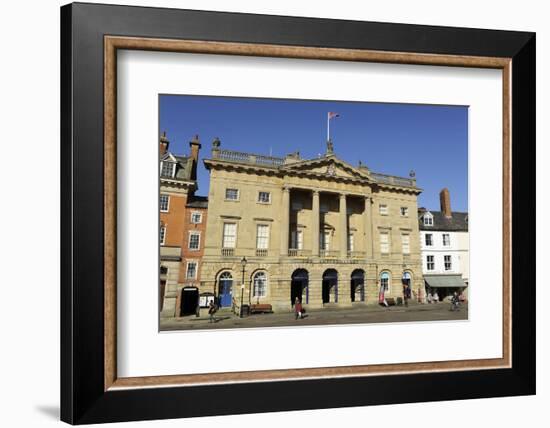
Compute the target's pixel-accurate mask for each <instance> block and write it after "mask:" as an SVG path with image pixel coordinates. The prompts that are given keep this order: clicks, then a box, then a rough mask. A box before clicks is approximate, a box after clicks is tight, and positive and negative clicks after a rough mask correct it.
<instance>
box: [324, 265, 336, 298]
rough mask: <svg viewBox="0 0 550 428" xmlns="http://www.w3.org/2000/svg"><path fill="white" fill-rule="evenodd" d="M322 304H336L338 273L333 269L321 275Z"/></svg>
mask: <svg viewBox="0 0 550 428" xmlns="http://www.w3.org/2000/svg"><path fill="white" fill-rule="evenodd" d="M323 303H338V272H337V271H336V270H335V269H327V270H326V271H325V273H323Z"/></svg>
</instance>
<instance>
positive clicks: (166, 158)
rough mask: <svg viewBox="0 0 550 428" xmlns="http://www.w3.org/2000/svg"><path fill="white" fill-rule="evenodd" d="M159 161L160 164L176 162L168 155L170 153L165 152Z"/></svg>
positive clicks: (170, 154)
mask: <svg viewBox="0 0 550 428" xmlns="http://www.w3.org/2000/svg"><path fill="white" fill-rule="evenodd" d="M160 161H161V162H176V158H175V156H174V155H173V154H172V153H170V152H165V153H164V154H163V155H162V156H161V157H160Z"/></svg>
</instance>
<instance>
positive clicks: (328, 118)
mask: <svg viewBox="0 0 550 428" xmlns="http://www.w3.org/2000/svg"><path fill="white" fill-rule="evenodd" d="M327 141H330V113H327Z"/></svg>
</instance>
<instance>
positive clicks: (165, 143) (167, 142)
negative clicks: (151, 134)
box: [160, 131, 170, 156]
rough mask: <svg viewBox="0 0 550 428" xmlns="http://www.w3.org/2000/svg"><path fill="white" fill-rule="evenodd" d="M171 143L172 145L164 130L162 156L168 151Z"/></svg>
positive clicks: (161, 138)
mask: <svg viewBox="0 0 550 428" xmlns="http://www.w3.org/2000/svg"><path fill="white" fill-rule="evenodd" d="M169 145H170V141H168V138H166V131H164V132H163V133H162V135H161V136H160V155H161V156H162V155H163V154H164V153H166V152H167V151H168V146H169Z"/></svg>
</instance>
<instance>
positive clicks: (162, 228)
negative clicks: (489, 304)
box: [159, 224, 167, 245]
mask: <svg viewBox="0 0 550 428" xmlns="http://www.w3.org/2000/svg"><path fill="white" fill-rule="evenodd" d="M166 230H167V227H166V224H162V225H161V226H160V229H159V240H160V245H164V243H165V242H166ZM161 237H162V239H160V238H161Z"/></svg>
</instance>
